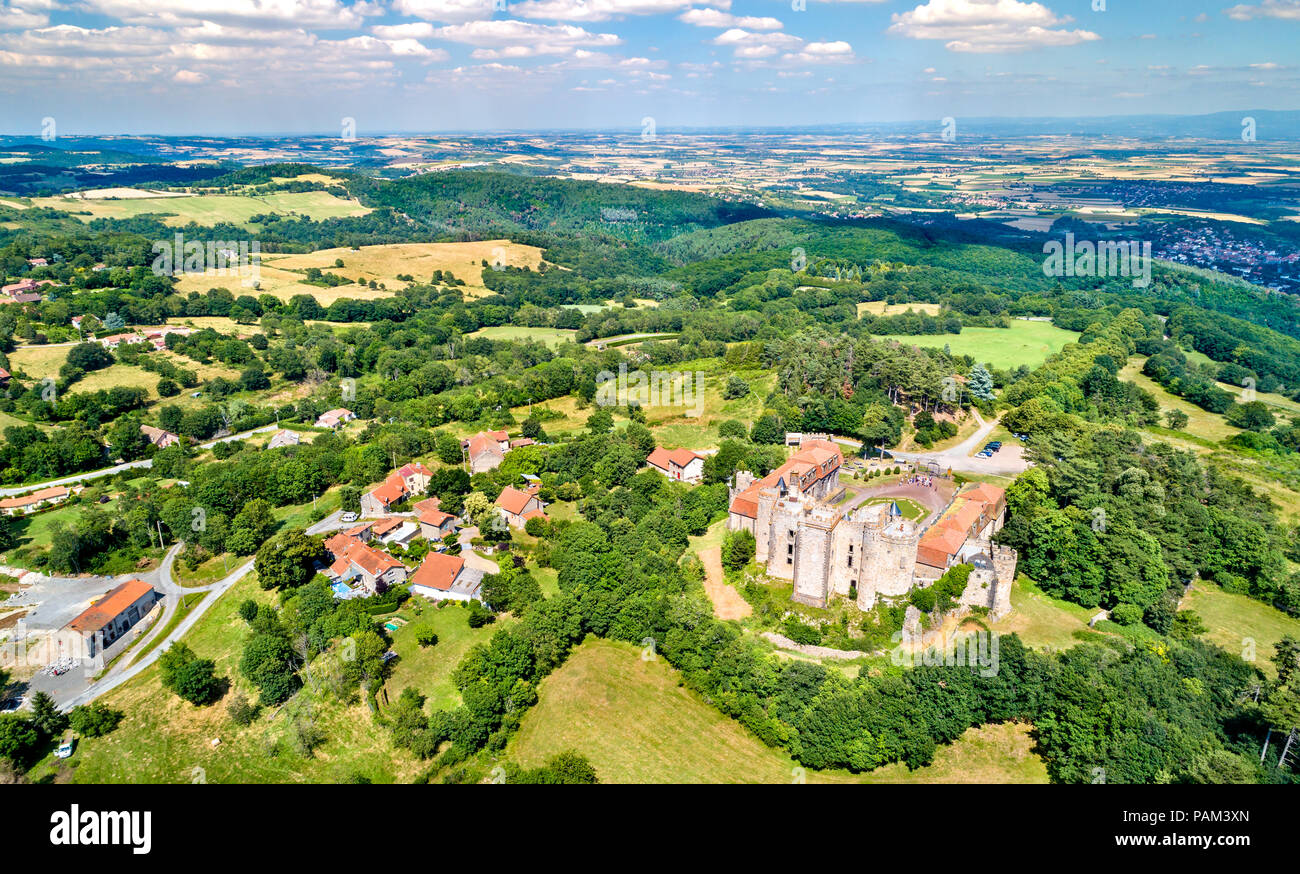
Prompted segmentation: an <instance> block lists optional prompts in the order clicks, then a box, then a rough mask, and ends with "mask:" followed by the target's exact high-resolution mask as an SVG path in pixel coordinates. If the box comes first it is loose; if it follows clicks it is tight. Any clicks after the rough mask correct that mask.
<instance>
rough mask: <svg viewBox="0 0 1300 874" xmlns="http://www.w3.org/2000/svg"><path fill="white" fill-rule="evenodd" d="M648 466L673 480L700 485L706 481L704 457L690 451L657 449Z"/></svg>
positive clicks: (647, 462)
mask: <svg viewBox="0 0 1300 874" xmlns="http://www.w3.org/2000/svg"><path fill="white" fill-rule="evenodd" d="M646 464H647V465H649V466H650V467H651V468H653V469H654V470H657V471H659V472H660V473H662V474H663V475H664V476H666V477H668V478H669V479H671V480H677V481H678V482H684V483H699V482H702V481H703V480H704V456H703V455H700V454H699V453H698V452H692V451H691V450H689V449H664V448H662V447H660V448H657V449H655V450H654V451H653V452H651V453H650V457H649V458H647V459H646Z"/></svg>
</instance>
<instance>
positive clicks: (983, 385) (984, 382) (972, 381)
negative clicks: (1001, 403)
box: [966, 363, 996, 401]
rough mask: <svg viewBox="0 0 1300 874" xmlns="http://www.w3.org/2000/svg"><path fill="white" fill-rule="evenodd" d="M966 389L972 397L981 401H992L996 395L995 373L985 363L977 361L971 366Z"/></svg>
mask: <svg viewBox="0 0 1300 874" xmlns="http://www.w3.org/2000/svg"><path fill="white" fill-rule="evenodd" d="M966 389H967V390H968V391H969V392H970V393H971V397H974V398H978V399H979V400H981V401H991V400H993V399H994V398H995V397H996V395H994V393H993V375H992V374H990V373H989V372H988V370H987V369H986V368H985V367H984V365H983V364H978V363H977V364H976V365H975V366H974V367H973V368H971V372H970V375H969V376H968V377H967V378H966Z"/></svg>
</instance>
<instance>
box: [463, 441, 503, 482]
mask: <svg viewBox="0 0 1300 874" xmlns="http://www.w3.org/2000/svg"><path fill="white" fill-rule="evenodd" d="M460 445H461V448H462V449H464V450H465V451H466V453H467V454H468V456H469V472H470V473H472V474H473V473H484V472H485V471H489V470H495V469H496V468H498V467H500V466H501V462H502V461H504V460H505V457H506V453H507V452H509V451H510V436H509V435H508V434H506V432H505V431H480V432H478V433H477V434H475V435H474V436H473V437H471V438H469V439H468V440H464V441H462V442H461V444H460Z"/></svg>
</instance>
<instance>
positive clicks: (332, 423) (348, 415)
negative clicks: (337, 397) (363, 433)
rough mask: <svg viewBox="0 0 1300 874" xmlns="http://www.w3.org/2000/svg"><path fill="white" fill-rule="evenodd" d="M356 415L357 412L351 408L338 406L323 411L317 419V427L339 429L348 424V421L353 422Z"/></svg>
mask: <svg viewBox="0 0 1300 874" xmlns="http://www.w3.org/2000/svg"><path fill="white" fill-rule="evenodd" d="M356 417H357V414H356V413H354V412H352V411H351V410H348V409H344V408H343V407H336V408H335V409H332V410H327V411H326V412H324V413H321V414H320V418H319V419H317V420H316V427H317V428H330V429H337V428H340V427H342V426H343V425H346V424H347V423H348V422H351V421H352V420H353V419H355V418H356Z"/></svg>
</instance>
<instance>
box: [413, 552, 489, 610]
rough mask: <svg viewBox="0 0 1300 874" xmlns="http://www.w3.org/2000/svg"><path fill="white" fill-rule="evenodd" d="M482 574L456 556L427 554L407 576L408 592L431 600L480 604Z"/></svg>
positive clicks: (435, 553) (439, 553)
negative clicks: (408, 576)
mask: <svg viewBox="0 0 1300 874" xmlns="http://www.w3.org/2000/svg"><path fill="white" fill-rule="evenodd" d="M482 583H483V572H482V571H479V570H475V569H474V568H467V567H465V559H464V558H462V557H461V556H459V555H444V554H443V553H441V552H431V553H429V554H428V555H426V556H425V557H424V561H422V562H420V566H419V567H418V568H416V569H415V572H414V573H412V574H411V593H412V594H414V595H423V596H424V597H426V598H429V599H431V600H434V601H482V600H483V598H482V597H481V595H480V590H481V589H482Z"/></svg>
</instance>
